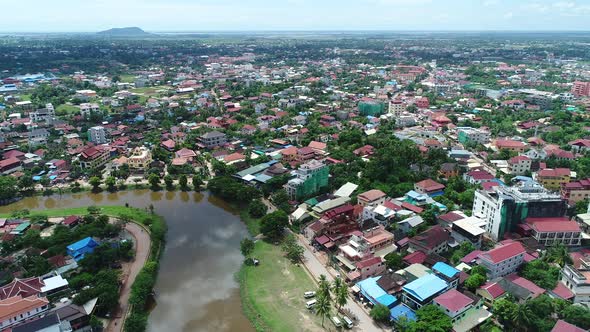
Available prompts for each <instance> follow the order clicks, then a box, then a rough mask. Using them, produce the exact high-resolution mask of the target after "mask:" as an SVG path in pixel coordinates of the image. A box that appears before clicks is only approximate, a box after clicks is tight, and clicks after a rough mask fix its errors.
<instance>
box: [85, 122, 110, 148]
mask: <svg viewBox="0 0 590 332" xmlns="http://www.w3.org/2000/svg"><path fill="white" fill-rule="evenodd" d="M88 140H89V141H90V142H92V143H94V144H105V143H107V133H106V130H105V129H104V127H103V126H95V127H92V128H90V129H88Z"/></svg>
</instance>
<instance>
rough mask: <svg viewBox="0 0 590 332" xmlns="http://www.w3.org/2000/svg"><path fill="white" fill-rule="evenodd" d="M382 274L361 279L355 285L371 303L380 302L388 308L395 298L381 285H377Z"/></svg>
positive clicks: (391, 305)
mask: <svg viewBox="0 0 590 332" xmlns="http://www.w3.org/2000/svg"><path fill="white" fill-rule="evenodd" d="M381 278H383V277H382V276H377V277H372V278H367V279H365V280H363V281H360V282H358V283H357V284H356V285H355V286H356V287H357V288H358V289H359V293H360V295H361V296H362V297H364V298H365V299H367V300H368V301H369V302H371V303H372V304H373V305H377V304H382V305H384V306H386V307H388V308H389V309H391V308H393V306H394V305H395V304H396V302H397V298H396V297H395V296H393V295H391V294H388V293H387V292H386V291H385V290H384V289H383V288H381V286H379V284H378V281H379V279H381Z"/></svg>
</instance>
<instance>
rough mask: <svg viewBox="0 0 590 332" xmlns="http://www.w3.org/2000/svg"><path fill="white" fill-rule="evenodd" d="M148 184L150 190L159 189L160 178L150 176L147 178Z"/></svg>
mask: <svg viewBox="0 0 590 332" xmlns="http://www.w3.org/2000/svg"><path fill="white" fill-rule="evenodd" d="M148 182H149V183H150V186H151V187H152V190H158V189H160V176H158V175H156V174H150V176H148Z"/></svg>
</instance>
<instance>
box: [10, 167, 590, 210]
mask: <svg viewBox="0 0 590 332" xmlns="http://www.w3.org/2000/svg"><path fill="white" fill-rule="evenodd" d="M0 163H1V162H0ZM561 197H562V198H563V199H566V200H567V201H568V203H569V204H575V203H577V202H579V201H583V200H585V199H588V198H589V197H590V178H588V179H583V180H580V181H574V182H569V183H566V184H564V185H563V186H561Z"/></svg>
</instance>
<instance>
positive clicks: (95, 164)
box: [79, 146, 110, 169]
mask: <svg viewBox="0 0 590 332" xmlns="http://www.w3.org/2000/svg"><path fill="white" fill-rule="evenodd" d="M109 158H110V152H109V149H108V148H105V147H103V146H93V147H89V148H87V149H84V150H83V151H82V153H80V157H79V159H80V166H81V167H82V168H83V169H100V168H102V167H103V166H104V165H106V163H107V162H108V161H109Z"/></svg>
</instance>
